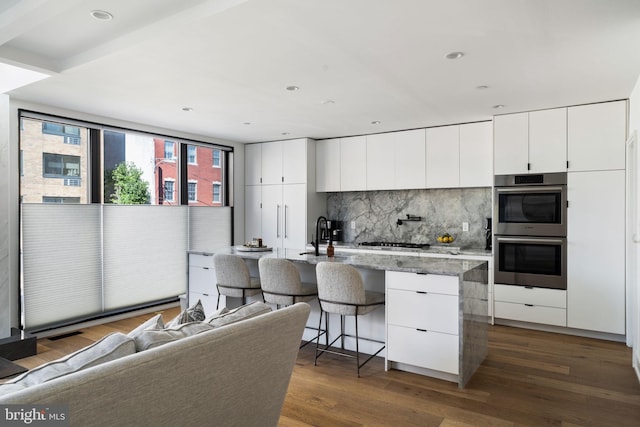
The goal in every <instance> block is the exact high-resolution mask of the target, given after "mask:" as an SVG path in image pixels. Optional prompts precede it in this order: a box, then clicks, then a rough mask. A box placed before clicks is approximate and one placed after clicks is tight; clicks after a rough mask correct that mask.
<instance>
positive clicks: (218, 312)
mask: <svg viewBox="0 0 640 427" xmlns="http://www.w3.org/2000/svg"><path fill="white" fill-rule="evenodd" d="M228 312H229V309H228V308H227V307H222V308H221V309H219V310H216V311H214V312H213V313H211V314H210V315H209V316H207V318H206V319H204V322H205V323H209V322H211V321H212V320H213V319H215V318H216V317H219V316H221V315H223V314H225V313H228Z"/></svg>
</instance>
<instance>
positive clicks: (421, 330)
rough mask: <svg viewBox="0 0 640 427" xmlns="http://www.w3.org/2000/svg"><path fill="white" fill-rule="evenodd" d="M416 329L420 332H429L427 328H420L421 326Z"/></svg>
mask: <svg viewBox="0 0 640 427" xmlns="http://www.w3.org/2000/svg"><path fill="white" fill-rule="evenodd" d="M416 331H418V332H427V330H426V329H420V328H416Z"/></svg>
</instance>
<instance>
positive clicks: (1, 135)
mask: <svg viewBox="0 0 640 427" xmlns="http://www.w3.org/2000/svg"><path fill="white" fill-rule="evenodd" d="M18 109H26V110H31V111H35V112H39V113H45V114H54V115H58V116H62V117H69V118H72V119H78V120H85V121H89V122H95V123H101V124H105V125H110V126H115V127H122V128H127V129H134V130H140V131H145V132H151V133H158V134H161V135H170V136H175V137H176V138H185V139H193V140H196V141H202V142H210V143H213V144H219V145H226V146H230V147H233V148H234V153H235V154H234V155H235V167H234V169H233V185H234V190H235V195H234V202H235V203H234V209H233V212H234V213H233V222H234V243H236V244H237V243H240V242H244V144H241V143H236V142H232V141H227V140H222V139H216V138H212V137H205V136H202V135H195V134H190V133H185V132H178V131H174V130H170V129H164V128H159V127H154V126H147V125H142V124H138V123H131V122H126V121H122V120H115V119H110V118H107V117H100V116H94V115H91V114H87V113H82V112H78V111H70V110H64V109H60V108H55V107H51V106H47V105H40V104H33V103H26V102H23V101H20V100H16V99H10V98H9V97H8V96H7V95H2V94H0V338H2V337H3V335H2V331H3V327H5V326H7V325H10V326H13V327H18V326H19V324H20V322H19V306H18V295H19V280H20V274H19V262H18V260H19V247H18V246H19V245H18V236H19V234H18V230H19V228H18V227H19V226H18V212H19V210H18V200H19V194H20V193H19V188H18V186H19V182H18V173H19V165H18V159H19V148H18V136H19V129H20V127H19V121H18ZM8 333H9V331H7V333H6V335H8Z"/></svg>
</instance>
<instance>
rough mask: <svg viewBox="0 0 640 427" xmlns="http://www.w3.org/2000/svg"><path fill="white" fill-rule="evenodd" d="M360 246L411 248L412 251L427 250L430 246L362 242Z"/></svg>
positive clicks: (422, 244)
mask: <svg viewBox="0 0 640 427" xmlns="http://www.w3.org/2000/svg"><path fill="white" fill-rule="evenodd" d="M360 246H384V247H391V248H413V249H427V248H428V247H429V246H430V245H429V244H428V243H407V242H362V243H360Z"/></svg>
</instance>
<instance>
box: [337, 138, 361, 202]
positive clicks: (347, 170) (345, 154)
mask: <svg viewBox="0 0 640 427" xmlns="http://www.w3.org/2000/svg"><path fill="white" fill-rule="evenodd" d="M366 189H367V138H366V137H365V136H352V137H349V138H340V191H364V190H366Z"/></svg>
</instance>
